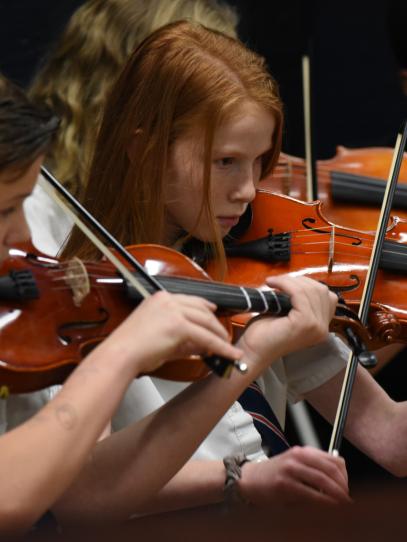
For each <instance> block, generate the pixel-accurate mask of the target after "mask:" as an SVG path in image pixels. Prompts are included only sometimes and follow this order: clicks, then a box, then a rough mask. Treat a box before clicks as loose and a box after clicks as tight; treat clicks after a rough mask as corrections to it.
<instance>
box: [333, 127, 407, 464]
mask: <svg viewBox="0 0 407 542" xmlns="http://www.w3.org/2000/svg"><path fill="white" fill-rule="evenodd" d="M406 140H407V121H406V122H404V126H403V128H402V130H400V133H399V134H398V136H397V140H396V145H395V148H394V154H393V161H392V165H391V167H390V173H389V179H388V181H387V185H386V191H385V194H384V198H383V203H382V208H381V212H380V218H379V222H378V228H377V230H376V236H375V240H374V245H373V250H372V253H371V256H370V263H369V268H368V271H367V274H366V280H365V286H364V289H363V294H362V299H361V302H360V306H359V318H360V320H361V321H362V323H363V325H366V324H367V321H368V316H369V306H370V302H371V300H372V295H373V290H374V285H375V282H376V276H377V271H378V268H379V260H380V255H381V252H382V249H383V243H384V240H385V237H386V230H387V224H388V222H389V217H390V211H391V206H392V203H393V197H394V194H395V191H396V187H397V180H398V176H399V173H400V167H401V162H402V160H403V152H404V148H405V146H406ZM357 366H358V359H357V358H356V356H355V355H354V354H353V353H351V354H349V358H348V363H347V367H346V372H345V376H344V380H343V385H342V390H341V395H340V398H339V404H338V409H337V411H336V417H335V422H334V426H333V429H332V435H331V441H330V444H329V453H331V454H332V455H335V456H337V455H339V450H340V447H341V444H342V439H343V433H344V430H345V424H346V419H347V416H348V413H349V407H350V400H351V396H352V390H353V384H354V382H355V377H356V369H357Z"/></svg>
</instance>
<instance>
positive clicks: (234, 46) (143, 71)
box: [64, 22, 283, 267]
mask: <svg viewBox="0 0 407 542" xmlns="http://www.w3.org/2000/svg"><path fill="white" fill-rule="evenodd" d="M248 100H249V101H252V102H254V103H256V104H258V105H260V106H261V107H262V108H264V109H265V110H266V111H267V112H270V113H271V114H272V115H273V118H274V120H275V129H274V132H273V136H272V141H271V150H270V152H268V153H267V155H266V156H265V157H264V160H263V164H262V176H263V177H264V176H266V175H267V174H268V173H269V172H270V171H271V169H272V168H273V167H274V165H275V163H276V161H277V159H278V155H279V153H280V147H281V131H282V122H283V114H282V104H281V102H280V98H279V94H278V89H277V85H276V84H275V82H274V80H273V79H272V77H271V76H270V74H269V73H268V72H267V69H266V68H265V65H264V61H263V59H262V58H261V57H259V56H258V55H256V54H255V53H253V52H252V51H250V50H248V49H247V48H246V47H245V46H244V45H243V44H242V43H240V42H239V41H237V40H234V39H232V38H229V37H227V36H225V35H223V34H220V33H218V32H215V31H210V30H208V29H206V28H204V27H202V26H200V25H197V24H191V23H187V22H179V23H173V24H170V25H167V26H166V27H163V28H161V29H159V30H157V31H156V32H155V33H154V34H152V35H150V36H149V37H148V38H147V39H146V40H145V41H144V42H143V43H142V44H141V45H140V46H139V48H138V49H136V51H135V52H134V53H133V55H132V56H131V58H130V60H129V62H128V63H127V65H126V67H125V68H124V70H123V72H122V73H121V75H120V77H119V79H118V81H117V83H116V85H115V86H114V88H113V89H112V92H111V94H110V96H109V100H108V102H107V104H106V109H105V115H104V118H103V122H102V125H101V129H100V133H99V138H98V141H97V145H96V149H95V154H94V159H93V164H92V168H91V173H90V177H89V180H88V183H87V187H86V192H85V198H84V204H85V206H86V207H87V208H88V209H89V211H90V212H92V213H93V214H94V215H95V216H96V218H98V219H99V220H101V222H102V223H103V224H104V226H105V227H106V228H107V229H109V230H110V232H111V233H112V234H113V235H114V236H115V237H116V238H117V239H118V240H119V241H120V242H122V243H124V244H127V245H128V244H134V243H162V242H163V239H164V237H165V232H164V227H165V223H164V216H165V202H164V191H165V182H166V173H167V164H168V156H169V149H170V147H171V145H172V144H173V143H174V141H176V140H177V138H179V137H181V136H183V135H188V134H189V133H190V132H191V131H193V130H194V129H195V130H196V129H197V128H201V130H202V136H203V138H204V170H203V179H204V190H203V201H202V212H205V213H206V215H207V216H208V218H209V221H210V224H212V230H213V232H214V237H215V239H216V243H215V253H216V254H217V256H218V260H219V262H220V264H221V265H220V267H222V266H223V265H224V253H223V246H222V243H221V239H220V238H219V232H218V229H217V226H216V220H215V218H214V216H213V213H212V209H211V199H210V182H211V181H210V170H211V163H212V143H213V139H214V134H215V130H216V129H217V127H218V126H219V125H220V124H221V123H222V122H224V120H225V119H227V118H230V117H231V116H233V115H235V114H236V112H238V111H239V107H240V105H241V104H242V103H244V102H246V101H248ZM136 132H137V134H138V135H137V136H136V142H137V143H136V144H137V158H136V159H132V160H131V161H130V160H129V157H128V153H127V149H128V147H129V145H130V143H131V141H134V134H135V133H136ZM191 197H194V196H193V195H192V196H191ZM112 202H114V204H112ZM187 233H192V234H193V232H187ZM73 255H77V256H78V257H82V258H94V257H95V256H97V250H95V248H94V247H93V246H92V245H91V243H90V242H88V241H87V240H86V239H84V238H83V236H82V235H81V233H80V232H79V231H77V230H74V232H73V234H72V236H71V239H70V241H69V243H68V246H67V248H66V250H65V252H64V256H67V257H71V256H73ZM222 261H223V263H222Z"/></svg>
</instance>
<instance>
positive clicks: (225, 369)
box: [39, 166, 247, 376]
mask: <svg viewBox="0 0 407 542" xmlns="http://www.w3.org/2000/svg"><path fill="white" fill-rule="evenodd" d="M41 175H42V177H43V179H41V178H40V179H39V183H40V185H41V186H42V188H44V190H45V191H46V192H47V194H48V195H49V196H50V197H51V198H52V199H53V201H55V203H56V204H57V205H58V206H59V207H60V208H61V209H62V210H63V211H64V213H66V214H67V215H68V216H69V217H70V218H71V219H72V221H73V222H74V224H76V226H78V228H79V229H80V230H81V231H82V232H83V233H84V234H85V235H86V236H87V237H88V239H90V240H91V241H92V243H93V244H94V245H95V246H96V247H97V248H98V250H100V252H101V253H102V254H103V255H104V256H105V257H106V258H107V259H108V260H109V261H110V262H111V263H112V264H113V265H114V266H115V267H116V269H117V270H118V271H119V272H120V273H121V274H122V275H123V277H124V278H125V279H126V280H127V281H128V282H129V284H131V285H132V286H133V287H134V288H135V289H136V290H137V291H138V292H139V293H140V294H141V296H142V297H143V298H144V299H146V298H147V297H149V296H150V295H151V293H150V292H149V291H148V290H147V289H146V288H145V287H144V286H143V284H142V283H141V282H140V280H139V279H138V278H137V277H136V276H135V275H134V274H133V273H132V272H131V271H130V270H129V269H128V268H127V267H126V266H125V265H124V264H123V263H122V262H121V261H120V260H119V258H118V257H117V256H115V254H113V252H112V251H111V250H110V249H109V248H108V247H107V246H106V245H104V244H103V243H102V242H101V241H100V240H99V239H98V238H97V237H96V235H95V234H94V233H93V232H92V230H91V229H90V228H89V227H88V225H87V224H86V222H87V223H88V224H89V225H90V226H92V227H93V228H94V229H95V231H97V232H98V233H99V235H100V236H101V237H102V238H103V239H104V240H105V241H106V242H107V243H109V244H110V245H111V246H113V247H114V248H115V250H117V252H118V253H119V254H120V255H121V256H122V257H123V258H124V259H125V261H127V262H128V263H129V264H130V265H131V267H132V268H133V269H134V270H135V271H136V272H137V273H139V274H140V275H141V276H142V277H143V278H144V279H145V280H146V281H147V283H148V284H150V285H151V286H152V287H153V290H154V291H159V290H165V288H164V287H163V286H162V285H161V284H160V282H159V281H158V280H157V279H156V278H154V277H153V276H152V275H150V274H149V273H148V271H147V270H146V269H145V268H144V267H143V266H142V265H141V264H140V262H139V261H138V260H137V259H136V258H135V257H134V256H133V255H132V254H130V253H129V252H128V251H127V250H126V249H125V248H124V246H123V245H122V244H121V243H119V241H118V240H117V239H116V238H115V237H114V236H113V235H112V234H111V233H110V232H109V231H108V230H107V229H106V228H104V227H103V226H102V224H101V223H100V222H99V221H98V220H96V218H95V217H94V216H93V215H92V214H91V213H89V211H88V210H87V209H86V208H85V207H84V206H83V205H82V204H81V203H80V202H79V201H78V200H77V199H76V198H75V197H74V196H73V195H72V194H71V193H70V192H69V191H68V190H67V189H66V188H65V187H64V186H62V184H61V183H60V182H59V181H58V180H57V179H56V178H55V177H54V176H53V175H52V174H51V173H50V172H49V171H48V170H47V169H46V168H45V167H44V166H41ZM51 187H52V188H51ZM53 189H54V190H55V191H56V192H57V193H58V194H59V195H61V196H62V199H61V198H59V197H58V196H57V195H56V194H55V192H54V190H53ZM65 202H68V203H69V204H70V205H71V206H72V207H73V208H74V209H75V211H76V213H77V214H76V213H74V212H73V211H72V210H71V209H70V207H69V206H68V204H67V203H65ZM80 217H83V219H84V220H82V218H80ZM203 360H204V362H205V363H206V364H207V365H208V367H210V369H212V370H213V371H214V372H215V373H216V374H217V375H219V376H229V374H230V371H231V369H232V368H233V367H234V368H236V369H237V370H238V371H239V372H241V373H245V372H246V371H247V366H246V364H245V363H242V362H239V361H237V360H230V359H226V358H223V357H221V356H215V355H211V356H205V357H203Z"/></svg>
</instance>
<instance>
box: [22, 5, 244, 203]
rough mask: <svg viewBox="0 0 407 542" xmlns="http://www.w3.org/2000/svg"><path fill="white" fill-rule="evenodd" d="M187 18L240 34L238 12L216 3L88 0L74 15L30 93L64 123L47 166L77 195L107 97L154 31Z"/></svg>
mask: <svg viewBox="0 0 407 542" xmlns="http://www.w3.org/2000/svg"><path fill="white" fill-rule="evenodd" d="M181 19H191V20H194V21H197V22H199V23H201V24H203V25H205V26H208V27H210V28H214V29H216V30H219V31H221V32H225V33H226V34H229V35H231V36H235V35H236V25H237V16H236V14H235V12H234V11H233V9H232V8H230V7H228V6H226V5H223V4H220V3H218V2H217V1H216V0H88V1H87V2H85V3H84V5H83V6H81V7H80V8H79V9H78V10H77V11H76V12H75V13H74V14H73V16H72V17H71V19H70V21H69V23H68V25H67V27H66V29H65V31H64V33H63V34H62V36H61V38H60V39H59V41H58V43H57V44H56V46H55V48H54V51H53V53H52V54H51V56H50V57H49V58H48V60H47V62H46V63H45V64H44V66H43V67H42V69H41V70H40V71H39V73H38V75H37V76H36V78H35V80H34V82H33V84H32V86H31V90H30V95H31V97H32V98H34V99H35V100H39V101H42V102H45V103H47V104H48V105H49V106H50V107H51V108H52V109H53V110H54V111H55V112H56V113H57V115H58V116H59V117H60V119H61V127H60V131H59V134H58V137H57V139H56V141H55V144H54V146H53V147H52V149H51V150H50V152H49V154H48V158H47V164H48V166H49V167H50V168H51V169H52V170H53V172H54V173H55V175H56V176H57V177H58V178H59V179H60V180H61V181H62V182H63V183H64V184H65V186H66V187H67V188H68V189H70V190H72V191H73V192H74V193H75V194H76V195H79V194H80V192H81V189H82V188H83V186H84V182H85V179H86V177H87V173H88V169H89V164H90V160H91V157H92V154H93V150H94V145H95V140H96V136H97V131H98V128H99V125H100V121H101V116H102V110H103V106H104V103H105V100H106V96H107V94H108V92H109V90H110V88H111V86H112V84H113V83H114V81H115V79H116V77H117V75H118V74H119V72H120V69H121V68H122V66H123V65H124V64H125V62H126V61H127V59H128V58H129V56H130V54H131V53H132V51H133V50H134V49H135V48H136V46H137V45H139V43H141V42H142V41H143V40H144V39H145V38H146V37H147V36H148V35H149V34H150V33H151V32H152V31H153V30H155V29H157V28H159V27H160V26H163V25H165V24H167V23H169V22H171V21H177V20H181Z"/></svg>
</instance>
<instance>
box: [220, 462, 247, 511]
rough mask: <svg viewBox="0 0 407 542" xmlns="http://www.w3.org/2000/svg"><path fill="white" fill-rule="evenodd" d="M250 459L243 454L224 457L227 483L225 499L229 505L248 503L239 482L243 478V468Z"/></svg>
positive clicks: (224, 490)
mask: <svg viewBox="0 0 407 542" xmlns="http://www.w3.org/2000/svg"><path fill="white" fill-rule="evenodd" d="M248 463H249V460H248V459H247V457H246V456H245V455H243V454H239V455H236V456H228V457H225V458H224V459H223V464H224V466H225V484H224V487H223V493H224V501H225V504H226V505H227V507H233V506H238V505H242V504H248V501H246V500H245V499H244V498H243V495H242V493H241V492H240V488H239V482H240V481H241V478H242V469H243V467H244V465H247V464H248Z"/></svg>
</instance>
